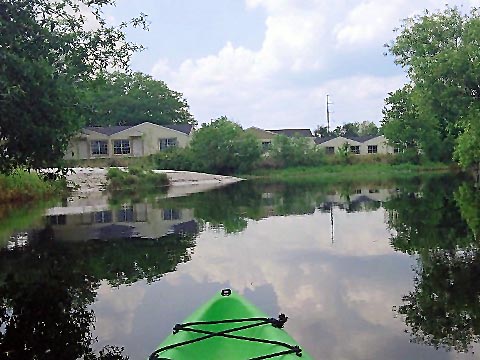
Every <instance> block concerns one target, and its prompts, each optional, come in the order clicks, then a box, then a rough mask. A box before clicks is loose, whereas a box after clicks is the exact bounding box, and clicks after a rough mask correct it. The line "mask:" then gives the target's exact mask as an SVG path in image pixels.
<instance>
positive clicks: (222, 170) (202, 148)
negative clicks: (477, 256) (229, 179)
mask: <svg viewBox="0 0 480 360" xmlns="http://www.w3.org/2000/svg"><path fill="white" fill-rule="evenodd" d="M190 150H191V154H192V157H193V159H192V161H193V166H194V167H196V168H197V169H198V170H200V171H206V172H213V173H216V174H231V173H235V172H245V171H248V170H250V169H251V168H252V166H253V164H254V163H255V162H256V161H257V160H259V159H260V156H261V154H262V148H261V144H260V142H259V141H258V140H257V139H256V138H255V136H254V135H252V134H250V133H247V132H245V131H244V130H243V129H242V127H241V126H240V125H238V124H236V123H234V122H232V121H230V120H228V118H227V117H225V116H222V117H220V118H218V119H215V120H212V122H210V123H209V124H204V125H203V126H202V127H201V128H200V129H199V130H198V131H196V132H195V133H194V135H193V138H192V141H191V142H190Z"/></svg>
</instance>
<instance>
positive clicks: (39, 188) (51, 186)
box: [0, 170, 66, 204]
mask: <svg viewBox="0 0 480 360" xmlns="http://www.w3.org/2000/svg"><path fill="white" fill-rule="evenodd" d="M0 189H1V191H0V204H5V203H25V202H29V201H35V200H41V199H48V198H50V197H52V196H54V195H55V194H58V192H59V191H61V192H63V191H64V190H65V189H66V183H65V181H64V180H48V179H46V178H44V177H43V176H42V175H41V174H38V173H36V172H33V171H32V172H29V171H26V170H15V171H14V172H12V173H11V174H9V175H4V174H0Z"/></svg>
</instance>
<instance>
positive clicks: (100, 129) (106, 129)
mask: <svg viewBox="0 0 480 360" xmlns="http://www.w3.org/2000/svg"><path fill="white" fill-rule="evenodd" d="M132 127H133V126H88V127H86V128H85V129H86V130H90V131H95V132H97V133H100V134H103V135H108V136H110V135H113V134H116V133H118V132H120V131H123V130H126V129H130V128H132Z"/></svg>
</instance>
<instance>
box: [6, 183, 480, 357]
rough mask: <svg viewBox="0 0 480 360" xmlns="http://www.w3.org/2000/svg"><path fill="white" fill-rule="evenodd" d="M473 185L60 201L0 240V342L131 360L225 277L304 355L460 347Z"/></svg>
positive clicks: (10, 347) (466, 338)
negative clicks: (281, 321) (279, 321)
mask: <svg viewBox="0 0 480 360" xmlns="http://www.w3.org/2000/svg"><path fill="white" fill-rule="evenodd" d="M478 194H479V192H478V190H477V189H476V188H474V187H472V186H471V185H469V184H468V183H463V184H461V183H459V182H455V181H454V180H453V179H450V178H432V179H422V180H419V179H413V180H411V181H409V182H408V183H389V184H355V183H351V184H348V185H342V186H336V185H332V186H325V185H320V186H319V185H315V184H302V183H298V184H295V185H286V184H260V183H253V182H252V183H243V184H237V185H234V186H231V187H226V188H224V189H220V190H215V191H210V192H206V193H196V194H192V195H190V196H182V197H178V198H168V197H167V198H166V197H165V196H164V195H161V196H160V195H159V196H155V194H151V195H152V196H151V197H150V198H149V201H146V202H144V201H139V199H135V200H133V201H128V200H127V199H125V197H122V198H115V197H111V198H110V199H108V198H106V197H104V196H102V197H101V198H98V199H73V200H69V201H66V202H63V203H62V204H59V205H58V206H56V207H53V208H50V209H49V210H48V211H47V216H46V217H45V218H44V219H43V220H42V222H41V223H40V224H35V225H33V226H31V227H30V228H28V229H23V231H17V232H16V233H15V234H16V235H15V236H14V237H13V238H12V239H11V241H10V246H9V247H8V248H7V247H6V248H4V249H3V250H2V251H1V252H0V296H1V301H2V313H1V319H2V320H1V321H2V323H1V324H0V335H1V336H2V337H1V338H0V342H1V345H0V354H3V353H6V351H8V353H9V354H16V357H15V358H18V354H21V355H22V356H23V355H25V356H24V357H25V358H32V354H44V353H46V354H51V358H56V357H57V358H60V357H62V356H61V355H59V354H62V353H61V350H62V346H63V347H64V346H65V344H73V345H72V346H71V349H72V352H71V354H70V353H69V354H67V355H68V356H70V357H67V358H72V359H73V358H76V357H78V358H80V357H82V356H84V358H88V356H100V355H99V352H98V350H99V349H101V348H102V347H104V346H107V345H118V346H122V347H125V351H124V352H123V353H121V355H120V354H119V350H118V349H116V348H111V347H107V348H106V350H104V354H107V353H108V354H114V356H117V358H118V357H119V356H126V355H129V356H130V357H131V358H132V359H137V358H139V359H140V358H145V357H146V356H147V355H148V354H149V353H150V352H151V351H152V350H153V349H154V348H155V347H156V345H157V344H158V343H159V342H160V341H161V339H162V338H164V337H165V336H167V335H168V334H169V333H170V331H171V326H172V324H175V323H176V322H179V321H181V320H182V319H183V318H184V317H185V316H187V315H188V314H189V313H190V312H192V311H193V310H194V309H195V308H196V307H197V306H199V305H200V304H201V303H202V302H203V301H205V300H207V299H208V298H209V297H210V296H211V295H212V293H213V292H215V291H217V290H218V289H220V288H223V287H226V286H229V287H232V288H234V289H235V290H237V291H239V292H241V293H243V294H244V295H245V296H247V297H248V298H249V299H250V300H251V301H253V302H254V303H256V304H257V305H258V306H260V307H261V308H262V309H263V310H264V311H265V312H267V313H269V314H272V315H276V314H277V313H278V312H280V311H281V312H285V313H287V314H288V316H289V317H290V320H289V322H288V324H287V330H288V331H289V332H290V333H291V334H292V335H293V336H294V337H295V338H296V339H297V340H298V341H299V342H300V343H301V344H302V345H304V346H305V347H306V348H307V350H308V351H309V352H310V353H312V354H313V356H314V357H315V358H318V359H338V358H345V359H385V358H388V359H405V358H436V359H444V358H459V359H460V358H472V357H473V355H472V354H471V353H468V354H464V353H462V351H465V350H467V349H469V348H470V347H471V346H472V345H473V344H474V342H475V341H477V340H478V334H480V332H479V331H480V329H479V325H478V323H479V321H478V319H477V318H478V315H477V314H478V313H479V310H478V303H479V302H478V299H479V296H480V287H479V284H478V281H477V279H478V278H479V277H478V275H480V274H478V272H479V271H480V266H479V264H480V261H479V260H478V259H479V257H478V253H479V250H478V246H477V243H476V239H477V234H478V230H479V228H478V224H479V223H480V222H479V221H480V220H479V210H478V204H479V200H480V198H479V195H478ZM332 237H333V238H332ZM332 240H333V241H332ZM412 267H413V268H414V272H413V273H412ZM412 278H413V281H412ZM160 279H161V281H159V280H160ZM42 289H45V291H44V292H43V293H41V290H42ZM412 289H413V290H412ZM397 305H398V306H397ZM394 306H395V311H393V312H392V307H394ZM45 319H49V320H48V321H46V320H45ZM50 319H51V321H50ZM405 325H406V326H407V332H408V333H407V334H406V333H405V332H404V330H405ZM42 326H43V328H42ZM94 327H95V328H94ZM29 329H33V330H29ZM37 329H38V330H37ZM58 329H64V330H61V331H64V333H62V334H60V335H59V336H58V337H56V336H53V335H52V334H56V332H58V331H59V330H58ZM29 331H30V333H29ZM68 333H71V334H72V336H71V337H70V338H67V336H66V335H65V336H63V335H64V334H68ZM96 337H98V340H99V341H98V343H96V341H95V338H96ZM40 339H41V341H40ZM411 340H413V342H414V343H410V341H411ZM68 341H69V342H68ZM37 342H39V344H37ZM62 342H63V343H62ZM420 344H421V345H420ZM425 345H427V346H425ZM438 347H447V348H452V349H454V350H456V351H459V352H450V353H448V352H445V351H442V350H441V351H437V350H436V348H438ZM29 356H30V357H29ZM45 358H50V357H45ZM62 358H65V356H63V357H62Z"/></svg>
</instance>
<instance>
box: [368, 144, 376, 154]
mask: <svg viewBox="0 0 480 360" xmlns="http://www.w3.org/2000/svg"><path fill="white" fill-rule="evenodd" d="M377 151H378V150H377V145H368V153H369V154H376V153H377Z"/></svg>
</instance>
